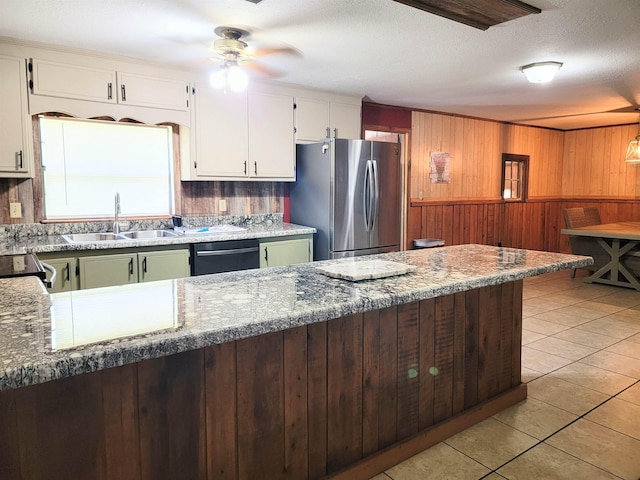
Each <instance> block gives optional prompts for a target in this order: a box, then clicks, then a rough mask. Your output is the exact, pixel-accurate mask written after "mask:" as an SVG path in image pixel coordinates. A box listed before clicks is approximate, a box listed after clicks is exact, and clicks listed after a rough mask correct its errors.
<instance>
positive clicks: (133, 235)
mask: <svg viewBox="0 0 640 480" xmlns="http://www.w3.org/2000/svg"><path fill="white" fill-rule="evenodd" d="M120 235H121V236H122V237H125V238H128V239H137V238H165V237H175V236H177V234H176V233H174V232H172V231H171V230H139V231H137V232H121V233H120Z"/></svg>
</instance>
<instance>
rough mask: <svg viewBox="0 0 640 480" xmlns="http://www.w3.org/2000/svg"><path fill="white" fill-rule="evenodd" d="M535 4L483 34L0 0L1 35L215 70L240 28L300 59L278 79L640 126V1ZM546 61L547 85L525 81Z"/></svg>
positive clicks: (324, 10)
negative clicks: (528, 70)
mask: <svg viewBox="0 0 640 480" xmlns="http://www.w3.org/2000/svg"><path fill="white" fill-rule="evenodd" d="M528 3H530V4H531V5H534V6H536V7H538V8H540V9H542V13H541V14H538V15H528V16H525V17H522V18H519V19H516V20H512V21H510V22H506V23H503V24H500V25H496V26H494V27H491V28H489V30H487V31H482V30H478V29H475V28H472V27H469V26H466V25H462V24H459V23H455V22H453V21H451V20H447V19H444V18H440V17H437V16H435V15H431V14H428V13H426V12H422V11H420V10H416V9H414V8H411V7H408V6H406V5H402V4H399V3H396V2H393V1H391V0H348V1H345V0H263V1H262V2H261V3H259V4H257V5H256V4H253V3H250V2H247V1H245V0H109V1H106V0H0V36H3V37H11V38H16V39H21V40H28V41H36V42H45V43H51V44H55V45H61V46H72V47H74V48H83V49H88V50H95V51H100V52H106V53H111V54H117V55H126V56H130V57H136V58H142V59H146V60H150V61H155V62H163V63H168V64H173V65H176V66H181V67H187V68H193V69H201V70H213V69H215V68H217V66H216V65H215V64H213V63H212V62H211V61H210V60H209V59H208V58H209V57H210V56H211V55H210V52H209V50H208V48H209V46H210V44H211V42H212V40H214V39H215V38H217V37H216V36H215V35H214V33H213V30H214V29H215V27H217V26H220V25H233V26H241V27H244V28H245V29H247V30H249V31H250V32H251V36H250V37H249V39H248V43H249V44H250V45H254V46H256V47H292V48H294V49H296V50H297V51H298V52H299V55H297V56H296V55H272V56H269V57H262V58H261V59H260V60H259V63H260V65H261V66H263V67H267V68H269V69H271V70H273V71H277V72H279V74H280V76H279V77H278V78H277V80H278V81H283V82H287V83H294V84H300V85H308V86H312V87H317V88H322V89H327V90H332V91H335V92H340V93H349V94H359V95H362V96H367V97H368V98H369V99H371V100H372V101H375V102H379V103H383V104H389V105H398V106H406V107H414V108H419V109H426V110H433V111H441V112H450V113H457V114H462V115H469V116H474V117H481V118H488V119H494V120H502V121H510V122H517V123H524V124H531V125H539V126H546V127H552V128H559V129H574V128H584V127H592V126H604V125H618V124H625V123H634V122H637V121H638V113H634V112H630V113H629V112H628V113H624V112H610V111H611V110H617V109H626V110H627V111H628V110H631V108H630V107H633V106H637V105H638V104H640V0H529V1H528ZM549 60H553V61H560V62H563V63H564V66H563V67H562V69H561V70H560V71H559V72H558V74H557V76H556V79H555V80H554V81H553V82H552V83H550V84H537V85H536V84H530V83H528V82H527V81H526V79H525V77H524V75H523V74H522V73H521V72H520V70H519V67H520V66H522V65H525V64H528V63H532V62H538V61H549ZM256 78H260V77H256ZM260 79H261V80H262V79H263V78H260ZM606 112H609V113H606Z"/></svg>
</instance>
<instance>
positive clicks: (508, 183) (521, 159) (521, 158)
mask: <svg viewBox="0 0 640 480" xmlns="http://www.w3.org/2000/svg"><path fill="white" fill-rule="evenodd" d="M528 164H529V155H515V154H513V153H503V154H502V198H503V199H504V200H505V201H507V202H524V201H525V200H526V199H527V166H528Z"/></svg>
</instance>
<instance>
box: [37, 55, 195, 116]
mask: <svg viewBox="0 0 640 480" xmlns="http://www.w3.org/2000/svg"><path fill="white" fill-rule="evenodd" d="M31 80H32V91H33V94H34V95H45V96H50V97H60V98H72V99H77V100H88V101H91V102H103V103H119V104H126V105H133V106H139V107H151V108H161V109H168V110H181V111H186V110H187V109H188V108H189V103H188V100H189V89H188V83H187V82H183V81H178V80H171V79H166V78H157V77H153V76H148V75H138V74H132V73H126V72H117V71H115V70H107V69H101V68H94V67H88V66H83V65H71V64H66V63H61V62H54V61H48V60H39V59H33V60H32V61H31Z"/></svg>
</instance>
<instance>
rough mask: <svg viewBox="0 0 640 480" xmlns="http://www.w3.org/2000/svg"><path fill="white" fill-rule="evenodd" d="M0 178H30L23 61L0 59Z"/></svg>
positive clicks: (28, 131) (21, 59) (29, 139)
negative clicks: (0, 106)
mask: <svg viewBox="0 0 640 480" xmlns="http://www.w3.org/2000/svg"><path fill="white" fill-rule="evenodd" d="M0 105H2V108H0V125H1V126H2V128H0V177H22V178H24V177H30V176H32V169H31V148H30V144H31V118H30V117H29V115H28V111H27V77H26V66H25V60H24V58H16V57H9V56H0Z"/></svg>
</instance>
